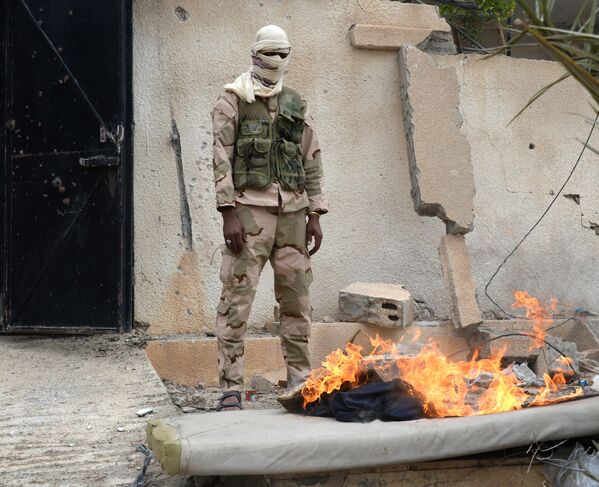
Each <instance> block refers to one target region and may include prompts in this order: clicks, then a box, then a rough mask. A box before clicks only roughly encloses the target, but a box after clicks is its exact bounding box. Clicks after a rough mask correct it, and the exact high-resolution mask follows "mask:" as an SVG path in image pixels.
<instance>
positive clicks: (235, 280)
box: [212, 25, 328, 410]
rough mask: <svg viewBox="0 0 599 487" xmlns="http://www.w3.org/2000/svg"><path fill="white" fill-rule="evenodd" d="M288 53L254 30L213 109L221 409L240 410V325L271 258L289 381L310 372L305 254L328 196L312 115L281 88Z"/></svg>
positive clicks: (273, 35)
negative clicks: (244, 59)
mask: <svg viewBox="0 0 599 487" xmlns="http://www.w3.org/2000/svg"><path fill="white" fill-rule="evenodd" d="M290 51H291V46H290V44H289V41H288V39H287V34H286V33H285V31H284V30H283V29H281V28H280V27H277V26H275V25H267V26H266V27H263V28H262V29H260V30H259V31H258V33H257V34H256V42H255V43H254V44H253V45H252V47H251V55H252V66H251V67H250V69H249V70H248V71H247V72H245V73H243V74H242V75H241V76H239V77H238V78H237V79H236V80H235V81H234V82H233V83H230V84H227V85H225V91H224V93H223V94H222V95H221V96H220V98H219V99H218V101H217V103H216V106H215V108H214V111H213V112H212V123H213V132H214V149H213V150H214V158H213V164H214V180H215V186H216V201H217V208H218V211H220V213H221V214H222V217H223V234H224V239H225V246H224V247H223V255H222V265H221V271H220V279H221V281H222V283H223V290H222V293H221V297H220V302H219V304H218V307H217V317H216V337H217V339H218V368H219V377H220V386H221V388H222V389H223V391H224V394H223V396H222V397H221V400H220V403H219V410H235V409H242V405H241V394H240V391H241V390H242V389H243V367H244V337H245V332H246V323H247V320H248V318H249V315H250V309H251V307H252V302H253V300H254V296H255V293H256V288H257V286H258V279H259V278H260V273H261V271H262V269H263V267H264V265H265V264H266V261H267V260H270V263H271V265H272V267H273V270H274V277H275V296H276V299H277V302H278V303H279V307H280V317H281V318H280V319H281V348H282V350H283V356H284V359H285V363H286V365H287V382H288V386H289V387H294V386H296V385H298V384H301V383H302V382H303V381H304V380H305V379H306V377H307V376H308V374H309V372H310V356H309V352H308V337H309V336H310V322H311V311H312V309H311V307H310V300H309V295H308V286H309V285H310V283H311V282H312V271H311V269H310V256H311V255H313V254H315V253H316V252H317V251H318V249H319V248H320V245H321V241H322V231H321V228H320V222H319V217H320V215H322V214H324V213H326V212H327V211H328V202H327V198H326V195H325V188H324V180H323V173H322V166H321V160H320V147H319V144H318V140H317V138H316V133H315V131H314V125H313V120H312V117H311V116H310V115H309V114H308V111H307V106H306V102H305V101H304V100H302V98H301V97H300V95H299V94H298V93H297V92H295V91H294V90H292V89H291V88H288V87H287V86H285V85H284V84H283V74H284V71H285V69H286V67H287V64H288V63H289V57H290ZM312 239H314V246H313V247H312V249H311V250H309V251H308V247H309V245H311V241H312Z"/></svg>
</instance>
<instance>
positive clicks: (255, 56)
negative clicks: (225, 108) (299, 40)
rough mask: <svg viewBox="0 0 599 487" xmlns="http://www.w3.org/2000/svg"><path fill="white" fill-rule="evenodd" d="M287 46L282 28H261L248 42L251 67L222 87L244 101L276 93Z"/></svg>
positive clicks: (281, 84)
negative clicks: (251, 40)
mask: <svg viewBox="0 0 599 487" xmlns="http://www.w3.org/2000/svg"><path fill="white" fill-rule="evenodd" d="M290 49H291V45H290V44H289V40H288V39H287V34H286V33H285V31H284V30H283V29H281V28H280V27H277V26H276V25H267V26H265V27H262V28H261V29H260V30H259V31H258V32H257V34H256V42H254V44H252V66H251V67H250V69H249V70H248V71H246V72H245V73H242V74H241V76H239V77H238V78H237V79H236V80H235V81H233V83H229V84H227V85H225V89H226V90H228V91H232V92H234V93H235V94H237V95H238V96H239V97H240V98H242V99H243V100H245V101H247V102H248V103H253V102H254V101H255V100H256V96H261V97H264V98H268V97H270V96H275V95H278V94H279V93H280V92H281V89H282V88H283V74H284V72H285V69H286V68H287V64H289V52H290ZM264 53H269V54H271V55H270V56H267V55H265V54H264ZM272 53H281V54H283V55H284V54H287V56H285V57H283V56H281V55H278V54H275V55H272Z"/></svg>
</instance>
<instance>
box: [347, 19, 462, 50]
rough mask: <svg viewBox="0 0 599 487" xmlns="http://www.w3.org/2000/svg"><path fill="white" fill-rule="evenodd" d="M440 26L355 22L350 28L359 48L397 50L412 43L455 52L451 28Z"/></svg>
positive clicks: (419, 46)
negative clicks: (425, 27)
mask: <svg viewBox="0 0 599 487" xmlns="http://www.w3.org/2000/svg"><path fill="white" fill-rule="evenodd" d="M443 23H445V22H443ZM438 27H439V28H438V29H434V28H428V29H417V28H408V27H398V26H392V25H369V24H354V25H352V26H351V27H350V29H349V40H350V41H351V43H352V46H354V47H355V48H357V49H375V50H381V51H397V50H399V49H400V48H401V47H403V46H408V45H410V46H416V47H418V48H419V49H422V50H423V51H427V52H433V53H438V54H455V53H456V47H455V44H454V42H453V36H452V33H451V28H450V27H449V25H448V24H446V23H445V25H442V24H441V25H439V26H438Z"/></svg>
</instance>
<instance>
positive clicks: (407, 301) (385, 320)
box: [339, 282, 414, 328]
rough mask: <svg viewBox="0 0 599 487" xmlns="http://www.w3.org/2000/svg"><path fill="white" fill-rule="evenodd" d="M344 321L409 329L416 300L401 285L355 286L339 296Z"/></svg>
mask: <svg viewBox="0 0 599 487" xmlns="http://www.w3.org/2000/svg"><path fill="white" fill-rule="evenodd" d="M339 309H340V312H341V319H343V320H347V321H359V322H363V323H373V324H375V325H380V326H388V327H393V328H394V327H398V326H400V327H401V326H407V325H409V324H411V323H412V321H413V320H414V300H413V299H412V296H411V294H410V292H409V291H408V290H406V289H404V288H403V286H401V285H400V284H386V283H365V282H355V283H353V284H350V285H349V286H348V287H346V288H345V289H343V290H341V291H340V292H339Z"/></svg>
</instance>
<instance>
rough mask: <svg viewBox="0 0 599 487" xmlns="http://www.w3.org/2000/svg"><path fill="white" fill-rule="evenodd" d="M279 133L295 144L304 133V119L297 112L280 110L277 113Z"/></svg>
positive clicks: (299, 142) (300, 140)
mask: <svg viewBox="0 0 599 487" xmlns="http://www.w3.org/2000/svg"><path fill="white" fill-rule="evenodd" d="M277 122H278V125H279V133H280V135H281V137H282V138H283V139H285V140H290V141H291V142H295V143H296V144H301V143H302V137H303V135H304V119H303V117H302V116H301V115H300V114H299V113H292V112H287V111H281V112H279V115H278V120H277Z"/></svg>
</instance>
